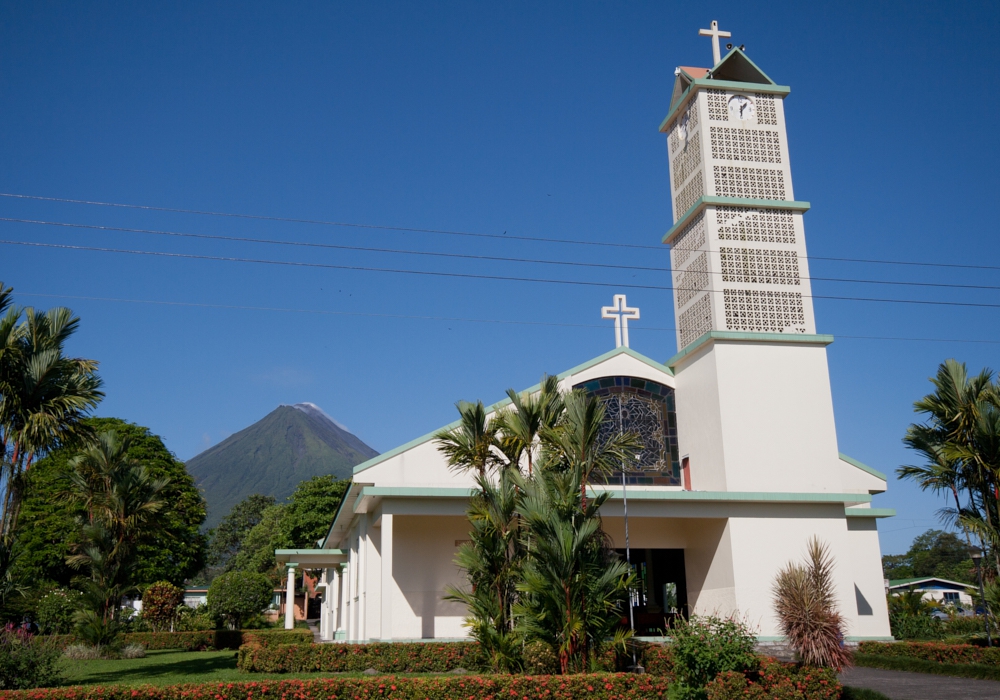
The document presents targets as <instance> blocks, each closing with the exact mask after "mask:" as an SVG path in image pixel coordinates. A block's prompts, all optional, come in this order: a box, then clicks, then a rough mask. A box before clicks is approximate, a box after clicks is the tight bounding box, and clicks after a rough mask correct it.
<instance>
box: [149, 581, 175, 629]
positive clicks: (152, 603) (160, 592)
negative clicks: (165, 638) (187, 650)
mask: <svg viewBox="0 0 1000 700" xmlns="http://www.w3.org/2000/svg"><path fill="white" fill-rule="evenodd" d="M183 602H184V589H182V588H178V587H177V586H175V585H174V584H172V583H170V582H169V581H157V582H156V583H154V584H152V585H151V586H149V587H148V588H147V589H146V590H145V591H143V593H142V619H144V620H146V621H147V622H149V624H150V625H151V626H152V627H153V631H154V632H165V631H167V630H169V629H170V626H171V625H172V624H173V622H174V620H175V619H176V618H177V608H178V607H180V605H181V604H182V603H183Z"/></svg>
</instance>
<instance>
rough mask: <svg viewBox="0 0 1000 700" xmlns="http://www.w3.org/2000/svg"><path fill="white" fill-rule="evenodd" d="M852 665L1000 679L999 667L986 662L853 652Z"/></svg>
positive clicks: (959, 676) (979, 678)
mask: <svg viewBox="0 0 1000 700" xmlns="http://www.w3.org/2000/svg"><path fill="white" fill-rule="evenodd" d="M854 665H855V666H862V667H864V668H882V669H886V670H888V671H912V672H914V673H933V674H935V675H938V676H957V677H958V678H975V679H977V680H983V681H1000V667H997V666H987V665H986V664H941V663H938V662H937V661H925V660H923V659H908V658H902V657H898V656H878V655H875V654H855V655H854Z"/></svg>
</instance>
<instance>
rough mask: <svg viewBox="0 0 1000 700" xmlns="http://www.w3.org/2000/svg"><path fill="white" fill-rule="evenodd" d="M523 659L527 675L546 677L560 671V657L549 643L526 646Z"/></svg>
mask: <svg viewBox="0 0 1000 700" xmlns="http://www.w3.org/2000/svg"><path fill="white" fill-rule="evenodd" d="M521 659H522V660H523V661H524V672H525V673H529V674H532V675H546V674H550V673H557V672H558V671H559V657H558V656H556V652H555V651H554V650H553V649H552V647H551V646H550V645H549V644H548V643H546V642H543V641H541V640H537V641H534V642H528V643H527V644H525V645H524V650H523V651H522V652H521Z"/></svg>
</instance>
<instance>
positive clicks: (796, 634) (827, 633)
mask: <svg viewBox="0 0 1000 700" xmlns="http://www.w3.org/2000/svg"><path fill="white" fill-rule="evenodd" d="M772 590H773V592H774V607H775V612H776V613H777V614H778V622H779V624H780V625H781V631H782V632H783V633H784V635H785V638H786V639H787V640H788V642H789V644H790V645H791V646H792V648H793V649H794V650H795V653H796V654H797V655H798V657H799V659H800V660H801V661H802V662H804V663H807V664H810V665H812V666H831V667H833V668H835V669H837V670H838V671H839V670H841V669H842V668H843V667H844V666H846V665H849V664H850V662H851V653H850V651H849V650H848V649H847V648H846V647H845V646H844V643H843V642H844V619H843V617H842V616H841V615H840V612H839V610H838V609H837V595H836V591H835V590H834V584H833V559H832V557H831V556H830V550H829V548H828V547H827V546H826V545H824V544H823V543H821V542H820V541H819V539H818V538H816V537H813V538H812V539H810V540H809V546H808V560H807V562H806V564H804V565H803V564H797V563H795V562H790V563H789V564H788V565H787V566H786V567H785V568H783V569H782V570H781V571H779V572H778V575H777V577H776V578H775V581H774V586H773V588H772Z"/></svg>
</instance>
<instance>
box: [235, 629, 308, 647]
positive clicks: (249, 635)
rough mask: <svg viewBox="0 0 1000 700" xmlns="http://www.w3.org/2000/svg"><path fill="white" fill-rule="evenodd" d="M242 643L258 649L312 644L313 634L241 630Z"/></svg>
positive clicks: (299, 630) (294, 631) (292, 630)
mask: <svg viewBox="0 0 1000 700" xmlns="http://www.w3.org/2000/svg"><path fill="white" fill-rule="evenodd" d="M220 631H221V630H220ZM242 643H243V644H252V645H256V646H259V647H273V646H276V645H278V644H312V643H313V633H312V630H310V629H309V628H306V629H299V628H296V629H291V630H273V629H272V630H243V634H242ZM238 646H239V645H237V647H238ZM234 648H236V647H234Z"/></svg>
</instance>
